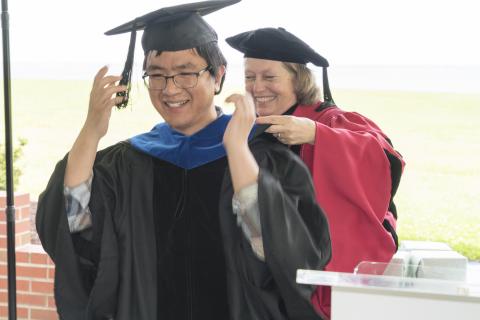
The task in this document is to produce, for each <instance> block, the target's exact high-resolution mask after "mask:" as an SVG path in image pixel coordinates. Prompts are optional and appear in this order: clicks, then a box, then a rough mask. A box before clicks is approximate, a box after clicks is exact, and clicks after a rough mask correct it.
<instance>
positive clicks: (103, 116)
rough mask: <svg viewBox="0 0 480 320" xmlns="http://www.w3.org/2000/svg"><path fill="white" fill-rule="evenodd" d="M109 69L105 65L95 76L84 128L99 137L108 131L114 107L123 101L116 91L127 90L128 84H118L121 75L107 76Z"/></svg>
mask: <svg viewBox="0 0 480 320" xmlns="http://www.w3.org/2000/svg"><path fill="white" fill-rule="evenodd" d="M107 71H108V67H107V66H105V67H103V68H101V69H100V70H99V71H98V73H97V75H96V76H95V80H94V82H93V86H92V91H91V92H90V102H89V106H88V114H87V119H86V120H85V124H84V128H83V129H84V130H86V131H88V132H89V133H90V134H91V135H92V136H93V137H95V138H97V139H100V138H102V137H103V136H104V135H105V134H106V133H107V130H108V123H109V121H110V115H111V113H112V107H113V106H115V105H116V104H118V103H121V102H122V99H123V97H117V96H116V93H117V92H121V91H126V90H127V87H126V86H119V85H117V82H118V81H120V79H121V78H122V77H121V76H106V74H107Z"/></svg>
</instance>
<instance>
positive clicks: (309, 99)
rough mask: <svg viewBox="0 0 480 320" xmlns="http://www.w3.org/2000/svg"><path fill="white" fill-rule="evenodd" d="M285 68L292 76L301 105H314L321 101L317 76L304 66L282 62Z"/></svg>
mask: <svg viewBox="0 0 480 320" xmlns="http://www.w3.org/2000/svg"><path fill="white" fill-rule="evenodd" d="M282 64H283V66H284V67H285V69H287V71H288V72H289V73H290V74H291V75H292V81H293V88H294V90H295V95H296V96H297V102H298V103H299V104H314V103H316V102H318V101H319V100H320V89H319V88H318V87H317V83H316V81H315V76H314V75H313V73H312V71H311V70H310V69H308V68H307V66H306V65H304V64H299V63H291V62H282Z"/></svg>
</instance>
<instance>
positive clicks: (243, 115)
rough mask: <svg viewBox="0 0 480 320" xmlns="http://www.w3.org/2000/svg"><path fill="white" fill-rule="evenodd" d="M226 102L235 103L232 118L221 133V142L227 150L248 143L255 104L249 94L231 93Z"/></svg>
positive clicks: (253, 119)
mask: <svg viewBox="0 0 480 320" xmlns="http://www.w3.org/2000/svg"><path fill="white" fill-rule="evenodd" d="M225 102H227V103H233V104H234V105H235V111H234V112H233V115H232V119H230V122H229V123H228V126H227V128H226V130H225V133H224V135H223V143H224V145H225V148H226V149H227V152H228V151H229V149H233V148H238V147H239V146H247V145H248V135H249V134H250V131H251V130H252V128H253V125H254V123H255V118H256V115H255V105H254V103H253V99H252V96H251V95H250V94H248V93H247V94H246V95H241V94H232V95H231V96H229V97H228V98H227V99H225Z"/></svg>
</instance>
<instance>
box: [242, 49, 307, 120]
mask: <svg viewBox="0 0 480 320" xmlns="http://www.w3.org/2000/svg"><path fill="white" fill-rule="evenodd" d="M245 90H247V91H248V92H249V93H250V94H251V95H252V97H253V100H254V102H255V108H256V110H257V114H258V115H259V116H268V115H279V114H283V113H284V112H285V111H287V110H288V109H289V108H290V107H291V106H293V105H294V104H295V103H296V102H297V96H296V94H295V91H294V86H293V77H292V75H291V74H290V73H289V72H288V71H287V69H285V68H284V66H283V63H282V62H280V61H273V60H264V59H256V58H245Z"/></svg>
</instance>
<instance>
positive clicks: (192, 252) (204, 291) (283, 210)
mask: <svg viewBox="0 0 480 320" xmlns="http://www.w3.org/2000/svg"><path fill="white" fill-rule="evenodd" d="M250 149H251V150H252V153H253V154H254V156H255V158H256V160H257V162H258V164H259V166H260V174H259V180H258V203H259V209H260V219H261V225H262V236H263V244H264V251H265V262H262V261H260V260H259V259H258V258H257V257H256V256H254V254H253V251H252V249H251V247H250V244H249V242H248V240H247V239H246V238H245V237H244V235H243V233H242V231H241V228H240V227H239V226H238V225H237V222H236V217H235V215H234V214H233V212H232V205H231V200H232V196H233V188H232V183H231V179H230V174H229V172H228V167H227V161H226V157H222V158H220V159H217V160H215V161H212V162H209V163H207V164H204V165H201V166H199V167H196V168H194V169H190V170H187V169H182V168H180V167H178V166H176V165H174V164H171V163H169V162H166V161H163V160H160V159H156V158H154V157H151V156H149V155H146V154H144V153H142V152H139V151H138V150H136V149H134V148H133V147H132V146H131V145H130V144H129V143H128V142H122V143H119V144H116V145H114V146H112V147H109V148H107V149H105V150H102V151H99V152H98V154H97V157H96V160H95V165H94V179H93V182H92V194H91V199H90V204H89V208H90V211H91V212H92V220H93V227H92V228H90V229H88V230H86V231H83V232H80V233H76V234H71V233H70V232H69V227H68V223H67V216H66V212H65V200H64V197H63V177H64V172H65V165H66V158H65V159H63V160H62V161H60V162H59V163H58V165H57V166H56V168H55V171H54V173H53V175H52V177H51V179H50V181H49V183H48V186H47V188H46V190H45V191H44V193H42V195H41V196H40V199H39V203H38V211H37V230H38V233H39V236H40V239H41V241H42V245H43V246H44V248H45V250H46V251H47V253H48V254H49V255H50V257H51V258H52V260H53V261H54V262H55V265H56V273H55V299H56V303H57V309H58V312H59V314H60V316H61V318H62V319H117V320H127V319H128V320H132V319H162V320H166V319H168V320H179V319H180V320H182V319H189V320H214V319H218V320H223V319H232V320H250V319H276V320H277V319H278V320H281V319H282V320H283V319H320V317H319V316H318V315H316V313H315V311H314V310H313V307H312V305H311V302H310V296H311V294H312V292H313V290H314V288H313V287H311V286H305V285H298V284H296V282H295V277H296V270H297V269H299V268H303V269H317V270H321V269H322V268H323V267H324V266H325V264H326V263H327V262H328V261H329V259H330V254H331V252H330V236H329V230H328V224H327V221H326V218H325V215H324V213H323V212H322V210H321V209H320V208H319V207H318V206H317V204H316V202H315V194H314V190H313V186H312V182H311V178H310V176H309V173H308V170H307V168H306V167H305V165H304V164H303V163H302V161H301V160H300V159H299V158H298V157H297V156H296V155H294V154H293V153H292V152H291V151H290V150H288V148H286V147H285V146H284V145H281V144H280V143H275V142H274V141H272V139H270V138H269V136H268V135H267V134H260V135H259V136H257V137H256V138H254V139H253V140H252V141H251V142H250Z"/></svg>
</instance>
